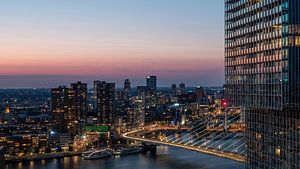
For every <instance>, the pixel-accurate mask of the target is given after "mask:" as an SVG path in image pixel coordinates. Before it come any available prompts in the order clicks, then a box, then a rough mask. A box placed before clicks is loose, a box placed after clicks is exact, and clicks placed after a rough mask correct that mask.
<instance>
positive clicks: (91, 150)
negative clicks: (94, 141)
mask: <svg viewBox="0 0 300 169" xmlns="http://www.w3.org/2000/svg"><path fill="white" fill-rule="evenodd" d="M95 151H97V149H90V150H87V151H84V152H82V154H81V156H82V157H84V156H88V155H90V154H91V153H93V152H95Z"/></svg>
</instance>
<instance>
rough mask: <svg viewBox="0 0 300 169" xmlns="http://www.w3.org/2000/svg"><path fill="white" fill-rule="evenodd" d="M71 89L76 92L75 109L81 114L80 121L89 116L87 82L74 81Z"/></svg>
mask: <svg viewBox="0 0 300 169" xmlns="http://www.w3.org/2000/svg"><path fill="white" fill-rule="evenodd" d="M71 89H72V90H74V92H75V105H76V107H75V111H76V114H77V115H79V119H80V122H82V123H83V122H85V121H86V118H87V84H86V83H82V82H77V83H72V84H71Z"/></svg>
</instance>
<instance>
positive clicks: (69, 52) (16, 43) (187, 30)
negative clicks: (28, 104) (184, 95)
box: [0, 0, 224, 87]
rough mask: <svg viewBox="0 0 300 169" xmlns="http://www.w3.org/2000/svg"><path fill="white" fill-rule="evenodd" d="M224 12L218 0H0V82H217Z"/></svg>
mask: <svg viewBox="0 0 300 169" xmlns="http://www.w3.org/2000/svg"><path fill="white" fill-rule="evenodd" d="M223 11H224V5H223V1H221V0H9V1H2V2H1V6H0V20H1V22H2V26H1V27H0V34H1V36H2V37H1V39H0V57H1V58H2V62H1V63H0V67H1V69H0V87H53V86H56V85H58V84H66V83H69V82H71V81H76V80H83V81H86V82H90V81H92V80H96V79H99V80H108V81H113V82H116V83H121V82H122V81H123V79H125V78H131V79H132V81H133V83H134V85H141V84H143V83H144V77H145V76H146V75H148V74H153V75H157V76H159V85H160V86H169V85H170V84H171V83H172V82H185V83H187V84H188V85H189V86H194V85H205V86H207V85H222V84H223V81H224V80H223V75H224V71H223V69H224V68H223V60H224V59H223V58H224V54H223V51H224V50H223V44H224V40H223V34H224V33H223V32H224V31H223V29H224V28H223V25H224V21H223V18H224V12H223ZM56 77H57V78H56ZM27 78H30V79H31V80H30V82H26V83H24V79H27ZM22 82H23V83H22Z"/></svg>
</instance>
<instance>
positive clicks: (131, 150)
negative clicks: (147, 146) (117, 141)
mask: <svg viewBox="0 0 300 169" xmlns="http://www.w3.org/2000/svg"><path fill="white" fill-rule="evenodd" d="M143 150H144V149H143V147H130V148H124V147H120V148H119V149H117V150H115V151H113V154H114V155H127V154H135V153H140V152H142V151H143Z"/></svg>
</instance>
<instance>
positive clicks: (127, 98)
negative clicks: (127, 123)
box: [123, 79, 131, 106]
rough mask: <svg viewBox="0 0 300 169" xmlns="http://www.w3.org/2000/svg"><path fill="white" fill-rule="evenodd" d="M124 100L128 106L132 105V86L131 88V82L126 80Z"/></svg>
mask: <svg viewBox="0 0 300 169" xmlns="http://www.w3.org/2000/svg"><path fill="white" fill-rule="evenodd" d="M123 92H124V100H125V104H126V105H127V106H128V105H130V97H131V96H130V92H131V86H130V80H129V79H126V80H125V82H124V91H123Z"/></svg>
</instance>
